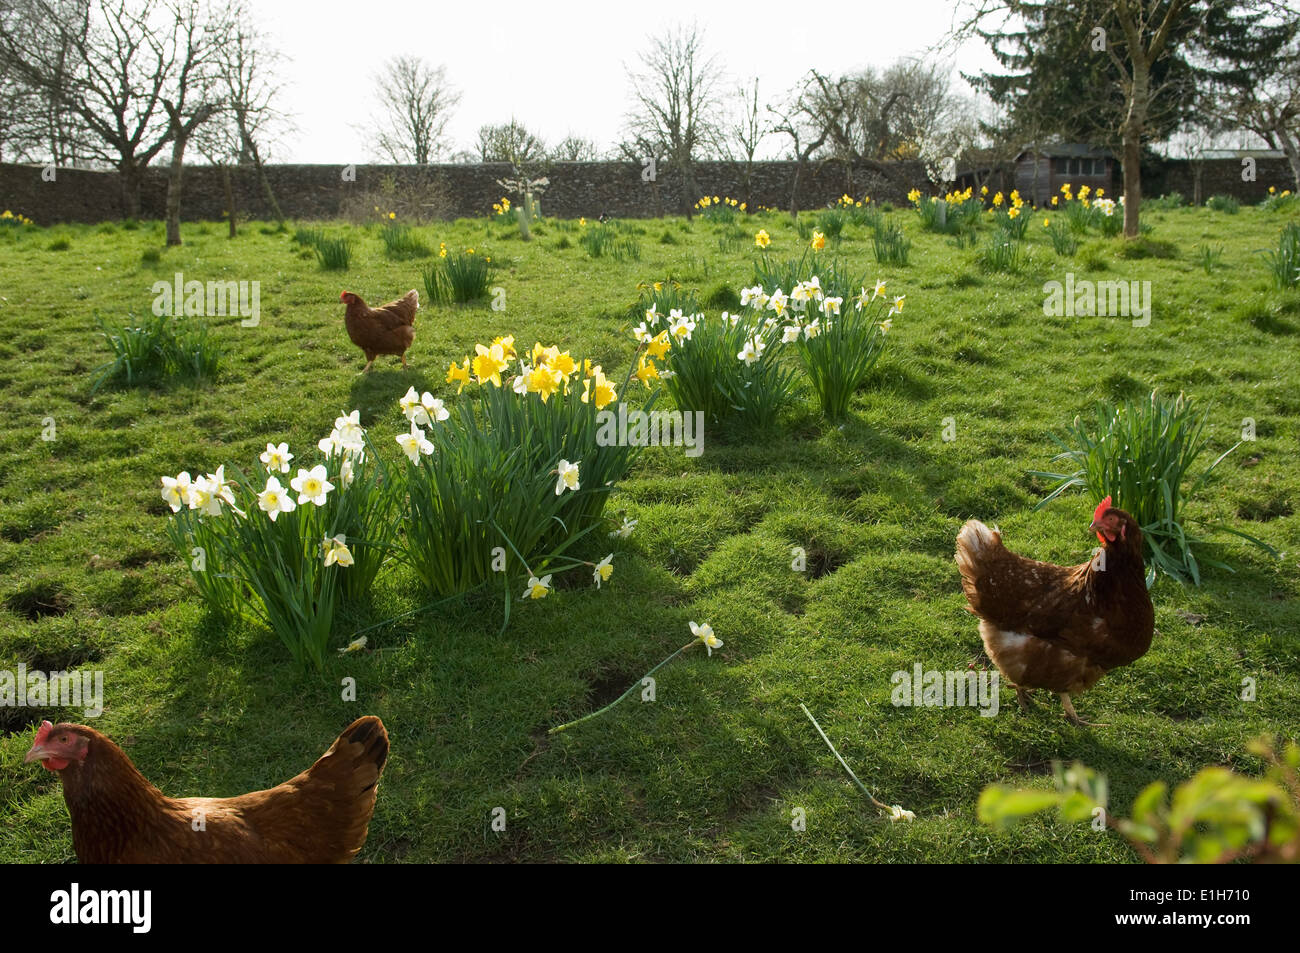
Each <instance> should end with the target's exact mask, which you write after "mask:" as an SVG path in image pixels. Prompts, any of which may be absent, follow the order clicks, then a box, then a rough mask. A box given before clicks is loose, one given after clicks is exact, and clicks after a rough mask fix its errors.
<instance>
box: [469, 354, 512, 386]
mask: <svg viewBox="0 0 1300 953" xmlns="http://www.w3.org/2000/svg"><path fill="white" fill-rule="evenodd" d="M474 350H475V352H476V354H477V356H476V357H475V358H474V377H475V379H477V380H478V382H479V383H480V384H486V383H487V382H488V381H491V382H492V383H493V384H495V385H496V386H497V387H500V386H501V372H502V371H504V370H505V369H506V368H507V367H508V366H509V362H508V361H506V355H505V349H504V348H503V347H502V346H501V345H500V344H493V345H492V346H491V347H484V346H483V345H482V344H475V345H474Z"/></svg>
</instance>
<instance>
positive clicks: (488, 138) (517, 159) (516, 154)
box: [477, 116, 548, 169]
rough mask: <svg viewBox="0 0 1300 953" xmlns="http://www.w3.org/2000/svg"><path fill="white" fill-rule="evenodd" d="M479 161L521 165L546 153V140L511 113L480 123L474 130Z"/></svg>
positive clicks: (536, 160)
mask: <svg viewBox="0 0 1300 953" xmlns="http://www.w3.org/2000/svg"><path fill="white" fill-rule="evenodd" d="M477 149H478V156H479V161H480V162H509V163H510V164H511V165H513V166H515V167H516V168H520V169H522V168H523V167H524V166H527V165H534V164H536V163H538V162H542V161H544V160H545V159H546V157H547V154H548V153H547V148H546V143H545V142H543V141H542V139H541V138H540V137H539V136H536V135H534V134H533V133H532V132H530V131H529V130H528V127H527V126H525V125H524V124H523V123H522V122H520V121H519V120H517V119H515V118H514V117H513V116H512V117H511V118H510V121H509V122H502V123H496V124H494V125H493V124H489V125H486V126H481V127H480V128H479V131H478V145H477Z"/></svg>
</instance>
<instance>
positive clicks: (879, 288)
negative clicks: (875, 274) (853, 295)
mask: <svg viewBox="0 0 1300 953" xmlns="http://www.w3.org/2000/svg"><path fill="white" fill-rule="evenodd" d="M864 290H865V289H864ZM884 296H885V281H884V279H883V278H881V279H877V280H876V293H875V294H873V295H872V296H871V297H872V298H873V299H875V298H883V297H884Z"/></svg>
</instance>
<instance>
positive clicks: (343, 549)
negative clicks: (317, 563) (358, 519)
mask: <svg viewBox="0 0 1300 953" xmlns="http://www.w3.org/2000/svg"><path fill="white" fill-rule="evenodd" d="M322 545H323V546H324V549H325V565H326V566H333V565H334V564H335V563H338V564H339V565H340V566H344V567H346V566H351V565H352V563H353V559H352V550H350V549H348V541H347V537H346V536H344V535H342V534H341V533H340V534H339V535H338V536H335V537H333V538H331V537H329V536H326V537H325V540H324V542H323V543H322Z"/></svg>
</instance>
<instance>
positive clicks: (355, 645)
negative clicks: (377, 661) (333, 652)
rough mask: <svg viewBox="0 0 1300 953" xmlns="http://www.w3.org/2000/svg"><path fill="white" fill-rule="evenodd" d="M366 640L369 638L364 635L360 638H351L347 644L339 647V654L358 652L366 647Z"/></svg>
mask: <svg viewBox="0 0 1300 953" xmlns="http://www.w3.org/2000/svg"><path fill="white" fill-rule="evenodd" d="M368 641H369V639H368V638H367V637H366V636H364V635H363V636H361V637H360V638H357V639H353V640H352V641H351V642H349V643H348V644H347V645H345V646H343V648H341V649H339V655H348V654H349V653H351V652H360V651H361V650H362V649H364V648H365V647H366V642H368Z"/></svg>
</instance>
